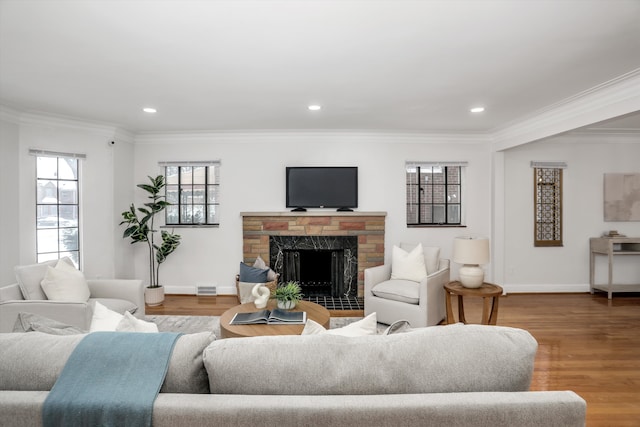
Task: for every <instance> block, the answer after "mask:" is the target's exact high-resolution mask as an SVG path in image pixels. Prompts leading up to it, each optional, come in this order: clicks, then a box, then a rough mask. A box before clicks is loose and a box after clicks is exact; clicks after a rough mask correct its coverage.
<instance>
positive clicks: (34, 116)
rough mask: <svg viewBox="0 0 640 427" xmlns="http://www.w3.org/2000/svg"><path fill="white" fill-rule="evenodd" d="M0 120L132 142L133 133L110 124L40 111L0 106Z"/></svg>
mask: <svg viewBox="0 0 640 427" xmlns="http://www.w3.org/2000/svg"><path fill="white" fill-rule="evenodd" d="M0 119H2V120H5V121H9V122H12V123H16V124H25V125H33V126H42V127H56V128H68V129H75V130H80V131H85V132H92V133H98V134H103V135H105V136H109V137H119V138H120V139H123V140H128V141H133V137H134V135H133V133H131V132H129V131H127V130H125V129H122V128H121V127H118V126H117V125H114V124H112V123H105V122H98V121H91V120H84V119H78V118H75V117H68V116H63V115H58V114H52V113H46V112H42V111H23V110H19V109H14V108H11V107H8V106H6V105H1V104H0Z"/></svg>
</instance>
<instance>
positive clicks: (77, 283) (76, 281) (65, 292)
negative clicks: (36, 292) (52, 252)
mask: <svg viewBox="0 0 640 427" xmlns="http://www.w3.org/2000/svg"><path fill="white" fill-rule="evenodd" d="M41 287H42V290H43V291H44V293H45V294H46V296H47V298H48V299H50V300H53V301H71V302H86V301H87V300H88V299H89V296H90V292H89V286H88V285H87V281H86V279H85V278H84V274H82V271H80V270H78V269H76V268H75V267H73V266H71V265H69V264H68V263H67V262H66V261H64V260H63V259H61V260H59V261H58V263H57V264H56V266H55V267H47V272H46V273H45V275H44V278H43V279H42V282H41Z"/></svg>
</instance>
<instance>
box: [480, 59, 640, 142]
mask: <svg viewBox="0 0 640 427" xmlns="http://www.w3.org/2000/svg"><path fill="white" fill-rule="evenodd" d="M638 111H640V68H637V69H635V70H633V71H631V72H629V73H626V74H624V75H622V76H619V77H617V78H615V79H612V80H610V81H608V82H605V83H603V84H600V85H598V86H595V87H593V88H591V89H588V90H586V91H584V92H581V93H579V94H576V95H574V96H572V97H570V98H567V99H565V100H563V101H561V102H559V103H556V104H554V105H551V106H549V107H547V108H545V109H543V110H539V111H537V112H536V113H534V114H532V115H529V116H528V117H527V118H523V119H521V120H519V121H518V122H512V123H511V124H510V125H507V126H505V127H503V128H501V129H497V130H495V131H494V132H493V144H492V148H493V150H494V151H502V150H506V149H509V148H513V147H516V146H519V145H523V144H526V143H529V142H533V141H537V140H540V139H543V138H547V137H550V136H553V135H558V134H562V133H565V132H568V131H572V130H575V129H578V128H581V127H584V126H588V125H590V124H593V123H597V122H601V121H603V120H608V119H611V118H615V117H619V116H623V115H625V114H629V113H634V112H638Z"/></svg>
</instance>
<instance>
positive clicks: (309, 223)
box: [241, 212, 387, 296]
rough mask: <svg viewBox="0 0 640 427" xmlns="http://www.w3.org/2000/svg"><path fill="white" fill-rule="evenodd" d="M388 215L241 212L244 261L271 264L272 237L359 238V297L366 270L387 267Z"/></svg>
mask: <svg viewBox="0 0 640 427" xmlns="http://www.w3.org/2000/svg"><path fill="white" fill-rule="evenodd" d="M386 215H387V214H386V212H332V213H329V214H327V213H324V212H242V213H241V216H242V243H243V245H242V248H243V249H242V252H243V259H244V262H246V263H247V264H253V262H254V261H255V260H256V258H257V257H258V256H260V257H261V258H262V259H264V260H265V261H267V262H268V260H269V236H357V237H358V296H363V291H364V269H365V268H369V267H375V266H376V265H381V264H384V227H385V218H386Z"/></svg>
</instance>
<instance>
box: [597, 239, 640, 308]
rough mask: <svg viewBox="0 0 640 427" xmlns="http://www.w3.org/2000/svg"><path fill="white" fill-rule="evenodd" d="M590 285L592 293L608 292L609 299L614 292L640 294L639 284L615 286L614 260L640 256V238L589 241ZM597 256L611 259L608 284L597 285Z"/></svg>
mask: <svg viewBox="0 0 640 427" xmlns="http://www.w3.org/2000/svg"><path fill="white" fill-rule="evenodd" d="M589 251H590V254H591V255H590V259H589V285H590V290H591V293H592V294H593V292H594V291H595V290H599V291H604V292H607V294H608V296H609V299H611V298H612V296H613V293H614V292H640V283H638V284H614V283H613V260H614V257H616V256H622V255H640V237H592V238H591V239H589ZM596 255H605V256H607V257H608V259H609V280H608V282H607V283H603V284H597V283H595V269H596V265H595V264H596V263H595V261H596Z"/></svg>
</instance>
